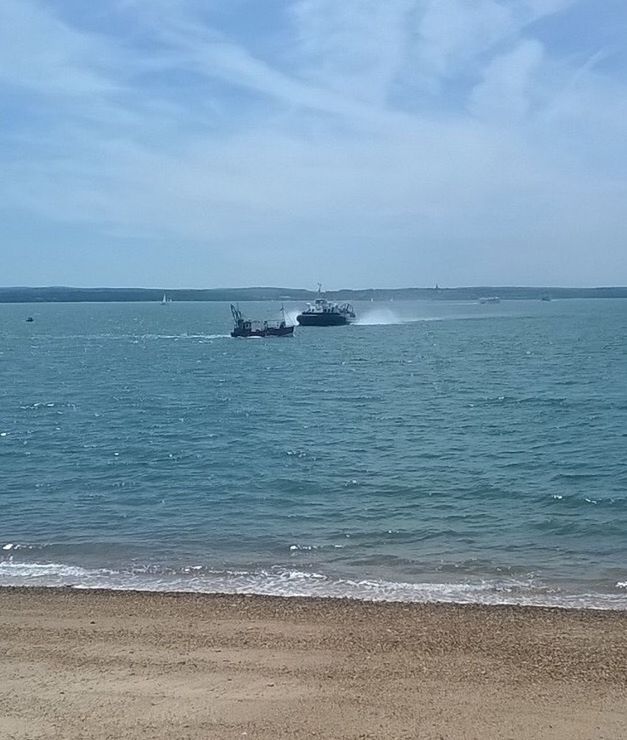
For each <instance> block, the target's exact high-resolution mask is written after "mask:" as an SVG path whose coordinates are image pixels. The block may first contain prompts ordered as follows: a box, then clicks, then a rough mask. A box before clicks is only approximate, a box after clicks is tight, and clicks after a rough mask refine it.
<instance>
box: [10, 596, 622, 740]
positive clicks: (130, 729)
mask: <svg viewBox="0 0 627 740" xmlns="http://www.w3.org/2000/svg"><path fill="white" fill-rule="evenodd" d="M0 658H1V662H0V737H1V738H3V739H5V740H6V739H9V738H64V739H65V738H177V740H178V739H181V738H263V739H267V740H278V739H280V738H482V739H483V738H568V739H569V740H572V739H574V738H586V739H589V738H616V739H618V738H625V737H627V613H624V612H623V613H621V612H598V611H596V612H595V611H574V610H557V609H540V608H523V607H480V606H447V605H418V604H373V603H364V602H347V601H337V600H321V599H281V598H264V597H258V596H210V595H203V596H195V595H182V594H148V593H137V592H106V591H80V590H74V589H0Z"/></svg>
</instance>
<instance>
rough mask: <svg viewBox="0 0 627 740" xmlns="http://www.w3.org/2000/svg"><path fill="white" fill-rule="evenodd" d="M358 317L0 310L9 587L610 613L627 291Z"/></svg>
mask: <svg viewBox="0 0 627 740" xmlns="http://www.w3.org/2000/svg"><path fill="white" fill-rule="evenodd" d="M242 308H243V310H244V312H245V313H246V314H247V315H249V316H250V317H252V318H259V319H264V318H274V317H275V314H277V315H278V310H277V309H278V308H279V307H278V306H277V305H274V304H270V303H256V304H255V303H245V304H242ZM287 308H288V311H290V312H294V313H295V312H296V311H297V309H298V308H299V307H298V306H296V305H291V306H288V307H287ZM356 311H357V314H358V316H359V320H358V322H357V324H355V325H352V326H347V327H337V328H297V330H296V332H295V335H294V337H293V338H283V339H276V338H275V339H266V340H260V339H255V340H242V339H239V340H235V339H231V338H230V337H229V336H228V332H229V330H230V328H231V321H230V311H229V306H228V304H222V303H172V304H169V305H167V306H161V305H160V304H159V303H152V304H147V303H144V304H140V303H126V304H112V303H109V304H42V305H36V306H34V305H28V306H27V305H0V548H1V549H0V585H7V584H21V585H68V586H74V587H110V588H141V589H161V590H186V591H208V592H239V593H264V594H283V595H319V596H348V597H357V598H365V599H394V600H415V601H425V600H427V601H454V602H483V603H529V604H549V605H559V606H587V607H598V608H609V607H613V608H621V609H625V608H627V301H621V300H597V301H595V300H568V301H566V300H565V301H553V302H550V303H547V302H540V301H511V302H502V303H500V304H498V305H497V304H490V305H479V304H477V303H453V302H444V301H432V302H426V301H425V302H396V303H385V304H383V303H374V304H373V303H368V304H363V305H356ZM29 315H32V316H33V318H34V321H33V322H32V323H26V321H25V319H26V317H27V316H29Z"/></svg>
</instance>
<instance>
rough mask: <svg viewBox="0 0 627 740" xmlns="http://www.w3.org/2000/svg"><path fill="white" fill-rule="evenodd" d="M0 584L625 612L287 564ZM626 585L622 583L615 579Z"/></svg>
mask: <svg viewBox="0 0 627 740" xmlns="http://www.w3.org/2000/svg"><path fill="white" fill-rule="evenodd" d="M0 586H72V587H74V588H82V589H90V588H106V589H114V590H131V589H132V590H139V591H166V592H191V593H220V594H259V595H264V596H286V597H295V596H299V597H311V596H316V597H323V598H347V599H357V600H363V601H393V602H417V603H429V602H441V603H442V602H443V603H455V604H487V605H496V604H519V605H526V606H553V607H562V608H587V609H619V610H626V611H627V596H625V595H624V594H608V593H583V594H569V593H564V592H561V591H559V590H549V589H547V588H546V587H543V585H542V584H538V583H535V582H534V581H533V580H531V579H528V580H524V579H502V580H496V579H493V580H474V581H462V582H456V583H455V582H453V583H407V582H394V581H384V580H379V579H363V580H351V579H343V578H335V579H334V578H329V577H328V576H326V575H323V574H321V573H314V572H304V571H300V570H291V569H286V568H279V567H277V568H271V569H267V570H259V571H255V572H248V571H213V570H210V569H205V568H203V567H199V566H198V565H194V566H193V567H187V568H183V569H181V570H180V571H167V572H163V571H159V570H158V569H156V568H151V567H148V568H144V569H135V570H126V571H125V570H119V571H117V570H111V569H106V568H102V569H91V570H90V569H86V568H82V567H80V566H75V565H66V564H62V563H16V562H14V561H12V560H7V561H4V562H0ZM617 587H619V588H627V582H626V583H624V584H623V583H622V582H621V583H619V584H617Z"/></svg>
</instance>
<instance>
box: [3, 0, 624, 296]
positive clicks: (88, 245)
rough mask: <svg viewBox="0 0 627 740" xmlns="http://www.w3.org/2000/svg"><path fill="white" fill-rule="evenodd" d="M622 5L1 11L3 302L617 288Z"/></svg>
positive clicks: (157, 1) (208, 3)
mask: <svg viewBox="0 0 627 740" xmlns="http://www.w3.org/2000/svg"><path fill="white" fill-rule="evenodd" d="M626 41H627V3H626V2H624V0H99V1H98V2H86V1H85V0H0V173H1V176H0V224H2V230H1V231H0V257H1V264H2V273H1V277H0V283H1V284H4V285H49V284H63V285H84V286H89V285H120V286H124V285H138V286H141V285H145V286H157V287H160V286H166V287H213V286H230V285H290V286H306V287H311V286H315V284H316V282H317V281H319V280H320V281H322V282H323V283H324V284H325V286H326V287H328V288H337V287H370V286H381V287H384V286H389V287H394V286H409V285H432V284H434V283H436V282H437V283H439V284H440V285H449V286H453V285H470V284H528V285H543V284H550V285H609V284H612V285H616V284H623V285H624V284H627V229H626V224H627V215H626V211H627V208H626V206H627V43H626Z"/></svg>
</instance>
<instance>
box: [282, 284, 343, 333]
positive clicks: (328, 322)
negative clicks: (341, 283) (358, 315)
mask: <svg viewBox="0 0 627 740" xmlns="http://www.w3.org/2000/svg"><path fill="white" fill-rule="evenodd" d="M296 321H298V323H299V324H300V325H301V326H345V325H346V324H350V323H351V322H352V321H355V312H354V311H353V307H352V306H351V304H350V303H333V302H332V301H327V299H326V298H323V297H322V286H321V285H320V283H318V298H316V300H315V301H314V302H313V304H312V303H308V304H307V308H306V309H305V310H304V311H303V312H302V313H300V314H298V316H297V317H296Z"/></svg>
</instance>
